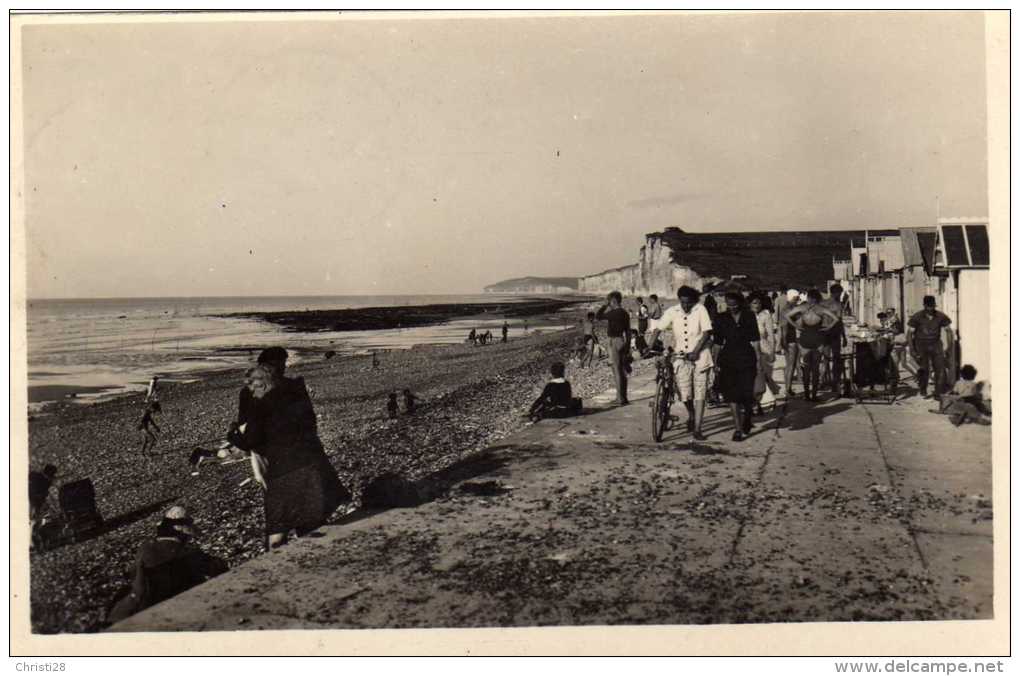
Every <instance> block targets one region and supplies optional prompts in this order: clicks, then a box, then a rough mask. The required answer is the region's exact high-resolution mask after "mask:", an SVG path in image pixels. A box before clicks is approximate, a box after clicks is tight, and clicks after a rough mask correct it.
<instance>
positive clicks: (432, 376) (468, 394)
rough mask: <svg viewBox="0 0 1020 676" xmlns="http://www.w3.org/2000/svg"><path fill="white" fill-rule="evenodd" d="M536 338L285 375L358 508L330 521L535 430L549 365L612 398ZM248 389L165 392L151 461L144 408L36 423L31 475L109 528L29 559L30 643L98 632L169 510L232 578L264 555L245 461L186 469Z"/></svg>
mask: <svg viewBox="0 0 1020 676" xmlns="http://www.w3.org/2000/svg"><path fill="white" fill-rule="evenodd" d="M582 312H583V309H582V308H581V307H580V306H578V307H577V308H574V309H573V310H571V311H568V312H563V311H560V312H558V313H557V314H556V316H555V317H550V318H547V320H548V321H554V322H555V323H558V324H560V325H562V324H563V323H564V322H568V323H572V324H576V323H577V322H579V319H580V316H581V314H582ZM541 325H542V318H540V317H536V318H535V319H534V322H533V323H532V331H531V332H530V333H529V334H528V335H527V336H525V337H523V338H517V339H512V340H511V341H510V342H509V343H506V344H501V343H499V342H496V343H494V344H491V345H487V346H473V345H470V344H464V345H448V346H427V347H418V348H414V349H410V350H397V351H390V352H385V353H381V354H380V355H379V358H380V365H379V368H378V369H373V368H372V361H371V357H365V356H359V357H346V358H334V359H325V358H321V359H319V360H314V359H306V360H305V361H303V362H302V363H301V364H299V365H297V366H295V367H293V368H291V369H288V374H289V375H291V376H302V377H304V378H305V380H306V383H307V385H308V388H309V391H310V392H311V395H312V399H313V402H314V405H315V408H316V414H317V416H318V425H319V433H320V436H321V438H322V441H323V443H324V445H325V447H326V451H327V454H328V455H329V458H330V461H331V462H332V464H333V466H334V467H335V468H336V470H337V472H338V474H339V475H340V477H341V480H342V481H343V482H344V484H345V485H346V486H347V487H348V488H349V489H351V491H352V493H353V494H354V495H355V501H354V503H352V504H351V505H349V506H347V508H346V509H345V508H341V509H340V510H338V512H337V513H336V514H334V516H333V519H332V521H336V520H339V519H341V518H344V515H345V513H346V511H350V510H353V509H357V507H358V504H357V496H358V494H359V491H360V488H361V487H362V486H363V485H364V484H365V483H366V482H367V481H370V480H371V479H372V478H374V477H377V476H380V475H383V474H385V473H390V472H393V473H397V474H399V475H401V476H403V477H405V478H407V479H409V480H413V481H417V480H421V479H425V478H427V477H429V476H430V475H433V474H435V473H437V472H440V471H442V470H444V469H446V468H449V467H451V466H452V465H454V464H456V463H457V462H459V461H461V460H464V459H465V458H469V457H470V456H471V455H472V454H474V453H477V452H478V451H480V450H481V449H483V448H485V447H486V446H488V445H490V444H492V443H494V442H496V441H497V440H499V439H501V438H503V437H505V436H507V435H509V434H511V433H513V432H515V431H517V430H519V429H521V428H522V427H524V426H525V425H527V424H528V421H527V420H526V418H524V417H523V414H524V413H525V412H526V410H527V407H528V406H529V405H530V403H531V402H532V401H533V399H534V397H535V396H537V394H538V393H539V392H540V391H541V388H542V386H543V385H544V383H545V381H546V380H547V379H548V368H549V365H550V364H551V363H552V362H553V361H564V362H566V363H567V364H568V366H567V377H568V379H569V380H570V381H571V382H572V384H573V386H574V390H575V396H580V397H583V398H589V397H591V396H592V395H594V394H596V393H599V392H602V391H604V390H606V389H608V388H610V387H611V386H612V379H611V374H610V372H609V369H608V367H606V366H605V365H604V363H597V364H596V365H595V367H594V368H591V369H580V368H579V367H578V366H577V365H576V364H575V363H572V362H571V361H570V360H569V357H570V351H571V348H572V347H573V346H574V344H575V343H576V341H577V339H578V336H579V331H578V329H570V330H558V331H548V332H542V331H541V330H540V329H539V330H536V329H535V327H540V326H541ZM497 341H498V339H497ZM645 367H646V365H645V364H641V365H640V366H639V368H645ZM241 377H242V373H241V372H240V371H239V372H237V373H233V372H228V373H217V374H209V375H207V376H206V377H203V378H201V379H199V380H197V381H195V382H190V383H174V384H171V385H169V386H167V387H166V388H165V389H164V390H162V392H161V402H162V404H163V413H162V415H161V416H159V417H157V423H158V424H159V425H160V427H161V428H162V433H161V435H160V440H159V443H158V444H157V446H156V449H155V452H153V453H151V454H149V455H147V456H144V455H141V454H140V452H139V448H140V445H141V439H140V436H139V435H140V432H138V431H137V429H136V427H137V422H138V418H139V416H140V414H141V409H142V406H143V402H142V397H141V396H140V395H132V396H126V397H121V398H118V399H114V400H110V401H104V402H99V403H96V404H92V405H87V406H81V405H75V404H69V403H66V404H57V405H54V406H52V407H50V408H48V409H47V411H46V414H45V415H41V416H34V417H33V418H32V419H31V420H30V422H29V453H30V455H29V458H30V464H31V466H32V467H37V466H39V467H41V466H42V465H44V464H46V463H54V464H55V465H57V466H58V467H59V468H60V475H59V476H58V478H57V484H60V483H63V482H66V481H71V480H74V479H77V478H83V477H89V478H91V479H92V481H93V482H94V485H95V489H96V494H97V502H98V507H99V510H100V512H101V513H102V515H103V517H104V519H105V521H106V526H105V528H104V530H103V532H102V533H101V534H99V535H98V536H96V537H93V538H91V539H87V540H84V541H82V542H78V543H74V544H66V545H63V546H59V547H56V548H54V549H51V550H48V551H33V552H32V554H31V575H32V585H31V588H32V598H31V607H32V627H33V631H35V632H39V633H61V632H92V631H98V630H100V629H102V628H103V627H104V625H105V616H106V610H107V608H108V606H109V605H110V603H111V602H112V601H113V600H114V599H115V598H116V596H117V594H118V593H119V592H121V591H122V590H123V589H124V588H125V587H126V586H127V585H128V584H129V582H130V574H131V570H132V563H133V560H134V556H135V553H136V551H137V547H138V545H139V543H141V542H142V541H143V540H144V539H145V538H147V537H151V535H152V534H153V533H154V528H155V525H156V523H157V522H158V521H159V519H160V517H161V515H162V513H163V512H164V511H165V510H166V509H167V508H169V507H170V506H171V505H183V506H185V507H186V508H187V509H188V510H189V511H190V512H191V513H192V514H193V516H194V518H195V521H196V523H197V525H198V526H199V527H200V528H201V530H202V531H203V536H202V538H201V539H200V544H201V546H202V547H203V549H205V550H206V551H207V552H209V553H210V554H213V555H215V556H218V557H221V558H223V559H225V560H226V561H227V563H228V564H230V565H237V564H239V563H241V562H243V561H245V560H248V559H251V558H253V557H256V556H259V555H261V554H262V553H263V545H262V538H263V516H262V496H261V494H260V491H261V489H260V488H259V487H258V486H257V485H256V484H255V483H254V482H247V483H246V484H243V482H244V481H245V480H246V479H248V478H249V477H250V476H251V471H250V468H249V464H248V463H247V461H240V462H234V463H230V464H219V463H206V464H203V465H202V466H201V468H200V472H199V474H198V475H197V476H193V475H192V468H191V467H190V465H188V463H187V457H188V455H189V454H190V452H191V451H192V449H194V448H195V447H196V446H200V447H204V448H213V447H215V445H216V443H217V442H218V441H219V440H220V439H222V437H223V434H224V432H225V430H226V427H227V425H228V423H229V422H230V421H231V420H233V419H234V416H235V415H236V406H237V393H238V390H239V389H240V387H241ZM403 388H409V389H411V390H412V391H413V392H414V393H415V394H416V395H417V396H419V397H420V398H421V403H420V410H419V411H418V412H417V413H416V414H415V415H413V416H403V415H402V416H400V417H399V418H398V419H396V420H391V419H389V418H388V416H387V414H386V408H385V404H386V395H387V394H388V393H389V392H390V391H393V390H402V389H403ZM242 484H243V485H242ZM55 493H56V490H54V491H52V493H51V498H50V507H51V510H54V509H56V504H57V501H56V495H55Z"/></svg>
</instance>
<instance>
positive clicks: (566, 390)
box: [528, 361, 581, 422]
mask: <svg viewBox="0 0 1020 676" xmlns="http://www.w3.org/2000/svg"><path fill="white" fill-rule="evenodd" d="M565 372H566V367H565V366H564V365H563V362H560V361H558V362H553V364H552V366H550V367H549V373H550V374H551V375H552V379H551V380H550V381H549V382H548V383H546V384H545V388H544V389H543V390H542V394H540V395H538V399H536V400H535V403H533V404H532V405H531V408H530V409H529V410H528V417H529V418H530V419H531V420H532V422H538V421H539V420H541V419H542V418H566V417H568V416H572V415H577V414H579V413H580V412H581V400H580V399H579V398H578V397H575V396H573V392H572V390H571V388H570V383H569V382H567V379H566V378H564V373H565Z"/></svg>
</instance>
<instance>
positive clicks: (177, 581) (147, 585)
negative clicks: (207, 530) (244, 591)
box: [107, 507, 227, 623]
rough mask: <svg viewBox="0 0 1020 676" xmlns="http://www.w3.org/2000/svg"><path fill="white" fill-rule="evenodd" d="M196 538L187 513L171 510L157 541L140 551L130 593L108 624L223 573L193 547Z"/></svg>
mask: <svg viewBox="0 0 1020 676" xmlns="http://www.w3.org/2000/svg"><path fill="white" fill-rule="evenodd" d="M197 535H199V532H198V529H197V528H196V527H195V523H194V521H193V520H192V518H191V517H190V516H189V515H188V512H187V510H185V509H184V508H183V507H171V508H170V510H169V511H167V513H166V514H165V515H164V516H163V519H162V521H160V522H159V524H158V525H157V526H156V537H155V538H154V539H152V540H147V541H146V542H143V543H142V545H141V547H139V549H138V556H137V557H136V558H135V567H134V568H135V570H134V578H133V580H132V582H131V590H130V591H129V592H128V593H127V594H126V595H125V596H123V597H121V598H120V599H119V600H118V601H117V602H116V604H115V605H114V606H113V608H112V609H111V610H110V612H109V613H108V615H107V621H109V622H111V623H113V622H120V621H121V620H124V619H127V618H128V617H130V616H132V615H134V614H135V613H137V612H139V611H141V610H145V609H146V608H149V607H150V606H154V605H156V604H157V603H160V602H162V601H165V600H167V599H169V598H173V597H174V596H177V595H178V594H180V593H181V592H184V591H187V590H188V589H191V588H192V587H194V586H196V585H199V584H201V583H203V582H205V581H206V580H208V579H210V578H212V577H215V576H216V575H219V574H221V573H225V572H226V571H227V564H226V562H224V561H223V560H222V559H219V558H217V557H214V556H210V555H209V554H206V553H205V552H203V551H202V550H201V549H199V548H198V547H196V546H195V545H193V544H192V539H193V538H195V537H196V536H197Z"/></svg>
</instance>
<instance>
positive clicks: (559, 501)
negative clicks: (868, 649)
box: [111, 360, 992, 632]
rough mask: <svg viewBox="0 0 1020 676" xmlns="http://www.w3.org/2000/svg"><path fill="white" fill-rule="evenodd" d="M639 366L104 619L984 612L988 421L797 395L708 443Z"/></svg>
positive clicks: (231, 623) (988, 561)
mask: <svg viewBox="0 0 1020 676" xmlns="http://www.w3.org/2000/svg"><path fill="white" fill-rule="evenodd" d="M781 363H782V361H781V360H780V365H781ZM642 366H643V368H642V369H640V370H639V372H638V374H637V377H636V378H635V381H634V383H633V386H632V394H631V398H632V404H631V405H629V406H625V407H620V408H614V407H611V406H610V403H609V402H610V400H611V399H612V397H613V392H611V391H610V392H607V393H605V394H603V395H601V396H599V397H598V398H596V399H595V400H593V401H591V402H586V404H589V405H590V407H589V408H588V409H587V410H586V413H585V415H583V416H581V417H578V418H573V419H567V420H546V421H542V422H540V423H538V424H536V425H534V426H531V427H529V428H528V429H526V430H525V431H523V432H521V433H519V434H517V435H514V436H513V437H511V438H508V439H506V440H504V442H502V443H500V444H499V445H497V446H494V447H492V448H490V449H488V450H487V451H486V452H485V453H483V454H482V455H481V456H479V457H478V458H477V459H475V460H474V461H472V462H471V463H467V464H465V465H464V466H463V467H461V468H459V470H458V472H455V473H453V474H451V475H450V477H449V483H448V485H445V486H442V487H441V488H442V490H441V491H439V493H440V494H439V495H438V497H436V499H434V500H432V501H431V502H427V503H425V504H422V505H420V506H418V507H415V508H410V509H394V510H389V511H385V512H381V513H374V514H356V515H352V517H349V518H348V520H347V522H346V523H342V524H338V525H333V526H328V527H325V528H323V529H321V531H320V533H319V534H318V536H317V537H309V538H304V539H301V540H299V541H296V542H294V543H292V544H290V545H288V546H286V547H284V548H282V549H280V550H278V551H276V552H273V553H271V554H266V555H264V556H262V557H260V558H258V559H256V560H253V561H250V562H248V563H246V564H244V565H242V566H239V567H238V568H236V569H234V570H231V571H230V572H228V573H227V574H225V575H222V576H220V577H219V578H216V579H214V580H212V581H210V582H208V583H206V584H205V585H202V586H200V587H198V588H195V589H192V590H190V591H188V592H186V593H184V594H181V595H180V596H178V597H176V598H174V599H171V600H169V601H167V602H165V603H162V604H160V605H158V606H155V607H153V608H150V609H148V610H146V611H144V612H142V613H140V614H138V615H136V616H134V617H132V618H130V619H128V620H127V621H125V622H122V623H120V624H118V625H116V626H114V627H113V628H112V629H111V631H115V632H121V631H123V632H127V631H172V630H192V631H203V630H237V629H299V628H316V629H323V628H367V627H483V626H529V625H591V624H705V623H742V622H790V621H835V620H939V619H974V618H988V617H990V616H991V612H992V538H991V530H992V529H991V527H992V520H991V519H992V514H991V510H990V500H991V435H990V429H989V428H987V427H977V426H974V425H968V426H964V427H961V428H953V427H952V426H951V425H950V424H949V422H948V420H947V419H946V418H945V417H943V416H937V415H933V414H929V413H927V409H928V408H929V407H930V406H931V404H930V402H927V401H922V400H920V399H918V398H917V397H916V396H914V397H911V398H907V399H905V400H903V401H900V402H898V403H895V404H892V405H888V404H884V403H865V404H857V403H854V402H853V401H851V400H847V399H828V400H826V401H824V402H823V403H821V404H811V403H808V402H804V401H801V400H794V401H791V402H789V404H788V405H786V406H780V407H775V408H774V409H773V410H772V411H771V412H770V413H769V414H768V415H767V416H766V417H765V418H764V419H759V422H758V425H757V427H756V429H755V431H754V434H753V435H752V436H751V437H750V438H749V439H747V440H746V441H744V442H741V443H737V442H732V441H730V435H731V432H732V429H731V426H730V422H729V416H728V411H727V410H726V409H723V408H716V409H711V410H710V411H709V412H708V415H707V418H706V426H705V432H706V434H707V435H708V441H706V442H703V443H692V442H691V440H690V436H689V435H688V434H687V433H686V431H684V429H683V426H682V425H680V426H679V429H676V430H670V431H668V432H667V434H666V438H665V439H664V440H663V442H661V443H654V442H653V441H652V439H651V437H650V432H649V419H650V409H649V402H650V398H651V396H652V394H653V387H654V382H653V381H652V371H651V369H650V368H649V366H650V365H642ZM678 408H680V407H678ZM678 413H679V414H680V415H681V416H683V413H682V408H681V411H678Z"/></svg>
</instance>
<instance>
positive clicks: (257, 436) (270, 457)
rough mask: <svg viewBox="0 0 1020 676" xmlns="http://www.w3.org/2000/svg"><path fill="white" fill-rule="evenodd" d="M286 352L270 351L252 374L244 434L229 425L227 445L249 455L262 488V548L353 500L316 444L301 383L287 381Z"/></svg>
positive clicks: (311, 411) (312, 416) (311, 525)
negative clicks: (263, 502)
mask: <svg viewBox="0 0 1020 676" xmlns="http://www.w3.org/2000/svg"><path fill="white" fill-rule="evenodd" d="M286 360H287V351H286V350H284V349H283V348H280V347H276V348H268V349H266V350H263V352H262V354H261V355H259V365H258V366H256V367H255V369H254V370H253V371H252V372H251V376H250V381H249V383H250V384H249V389H250V390H251V396H252V398H253V399H254V407H253V411H252V412H250V413H249V414H248V415H247V423H246V425H245V428H244V430H243V431H242V430H241V429H240V426H239V425H238V424H237V423H232V424H231V426H230V430H229V431H228V433H227V440H228V441H230V443H232V444H233V445H235V446H237V447H238V448H240V449H243V450H246V451H250V452H251V453H252V469H253V471H254V473H255V480H256V481H257V482H258V484H259V485H261V486H262V487H263V488H264V489H265V519H266V547H267V548H268V549H273V548H276V547H279V546H280V545H282V544H283V543H285V542H286V541H287V537H288V535H289V533H290V531H291V530H294V531H296V532H297V534H298V535H299V536H300V535H304V534H305V533H308V532H309V531H312V530H315V529H316V528H318V527H319V526H321V525H322V524H323V523H325V521H326V519H328V518H329V516H330V515H331V514H332V513H333V511H334V510H336V508H337V507H339V506H340V504H342V503H343V502H345V501H347V500H349V499H350V497H351V495H350V493H349V492H348V491H347V489H345V488H344V487H343V486H342V485H341V484H340V479H339V478H338V477H337V475H336V470H334V469H333V466H332V465H331V464H330V462H329V458H327V457H326V452H325V450H324V449H323V447H322V442H321V441H320V440H319V433H318V426H317V423H316V418H315V410H314V408H313V407H312V399H311V397H310V396H309V395H308V389H307V388H306V387H305V381H304V379H303V378H286V377H284V375H283V373H284V369H285V368H286Z"/></svg>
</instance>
